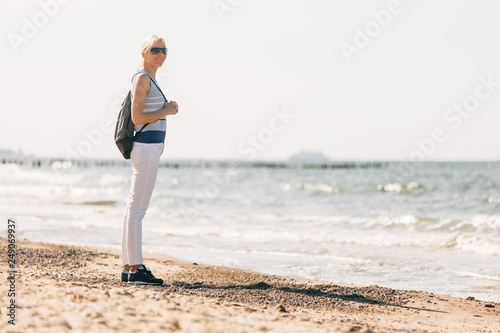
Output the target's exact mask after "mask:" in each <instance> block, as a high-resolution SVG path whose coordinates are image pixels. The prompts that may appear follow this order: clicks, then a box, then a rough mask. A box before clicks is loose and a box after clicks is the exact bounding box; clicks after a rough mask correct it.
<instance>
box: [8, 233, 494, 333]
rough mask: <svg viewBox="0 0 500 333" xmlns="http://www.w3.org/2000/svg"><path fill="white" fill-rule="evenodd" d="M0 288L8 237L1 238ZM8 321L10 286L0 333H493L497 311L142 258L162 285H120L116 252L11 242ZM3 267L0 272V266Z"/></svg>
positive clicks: (486, 305)
mask: <svg viewBox="0 0 500 333" xmlns="http://www.w3.org/2000/svg"><path fill="white" fill-rule="evenodd" d="M0 244H1V246H2V248H3V249H5V250H4V251H3V255H2V257H1V260H0V261H1V263H2V267H4V269H2V274H1V279H2V281H8V280H7V279H8V278H9V272H8V266H7V264H8V262H7V261H8V259H9V258H8V257H7V253H6V252H7V251H6V249H7V240H6V239H5V238H0ZM16 247H17V254H16V258H15V259H16V264H17V267H16V269H17V270H16V274H15V293H16V295H15V304H16V308H15V311H16V312H15V315H16V319H15V323H16V325H11V324H9V323H8V320H10V318H9V317H8V312H9V310H8V309H7V306H8V305H9V302H10V301H11V299H13V297H9V296H8V293H9V288H10V287H9V283H2V284H1V290H0V295H1V296H0V318H2V319H1V320H2V323H1V325H0V332H308V333H313V332H365V333H367V332H500V304H498V303H492V302H482V301H477V300H474V299H461V298H455V297H451V296H446V295H438V294H432V293H426V292H420V291H411V290H394V289H389V288H382V287H378V286H354V285H346V284H337V283H327V282H320V281H311V280H303V279H294V278H287V277H281V276H274V275H266V274H260V273H255V272H251V271H245V270H239V269H233V268H226V267H219V266H210V265H199V264H195V263H182V262H179V261H177V260H175V259H173V258H170V257H168V256H165V255H157V254H145V264H146V266H148V267H150V268H151V270H152V271H153V273H154V274H155V275H156V276H157V277H160V278H162V279H164V280H165V284H164V285H163V286H136V285H129V284H127V283H122V282H121V281H120V274H121V266H120V264H121V261H120V253H119V252H118V251H116V250H109V249H104V248H94V247H82V246H65V245H55V244H46V243H37V242H31V241H26V240H18V241H17V242H16ZM6 267H7V269H5V268H6Z"/></svg>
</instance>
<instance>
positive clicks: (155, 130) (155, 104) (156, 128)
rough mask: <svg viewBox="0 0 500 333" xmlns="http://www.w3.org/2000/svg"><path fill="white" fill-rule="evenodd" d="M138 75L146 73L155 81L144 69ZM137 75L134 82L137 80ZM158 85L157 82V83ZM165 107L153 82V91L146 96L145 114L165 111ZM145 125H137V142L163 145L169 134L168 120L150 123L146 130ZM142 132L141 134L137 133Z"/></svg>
mask: <svg viewBox="0 0 500 333" xmlns="http://www.w3.org/2000/svg"><path fill="white" fill-rule="evenodd" d="M138 73H146V74H147V75H148V76H149V78H150V79H151V80H152V81H153V80H154V79H153V77H152V76H151V75H150V74H149V73H148V72H146V71H145V70H144V69H141V70H140V71H139V72H138ZM137 76H138V75H136V76H135V77H134V80H136V79H137ZM155 83H156V81H155ZM132 98H134V81H132ZM164 105H165V99H164V98H163V96H162V94H161V92H160V90H158V88H157V87H156V85H155V84H154V83H152V82H151V89H150V90H149V93H148V94H147V95H146V102H145V104H144V111H143V113H148V112H154V111H158V110H161V109H163V106H164ZM144 125H145V124H141V125H135V127H134V128H135V132H136V135H135V137H134V141H135V142H141V143H161V142H164V141H165V135H166V133H167V119H166V118H160V119H158V120H156V121H154V122H152V123H149V124H148V126H146V128H145V129H144V130H142V131H141V129H142V128H143V127H144ZM139 131H141V132H140V133H137V132H139Z"/></svg>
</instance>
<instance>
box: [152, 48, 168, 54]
mask: <svg viewBox="0 0 500 333" xmlns="http://www.w3.org/2000/svg"><path fill="white" fill-rule="evenodd" d="M160 52H161V53H163V54H164V55H167V52H168V49H167V48H166V47H152V48H151V54H153V55H155V54H158V53H160Z"/></svg>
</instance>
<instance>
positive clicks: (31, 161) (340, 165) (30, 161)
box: [0, 157, 387, 169]
mask: <svg viewBox="0 0 500 333" xmlns="http://www.w3.org/2000/svg"><path fill="white" fill-rule="evenodd" d="M0 163H1V164H15V165H21V166H24V167H28V168H96V167H98V168H114V167H130V161H127V160H64V159H58V158H29V157H27V158H0ZM386 165H387V162H322V163H308V162H296V161H293V162H290V161H279V162H273V161H208V160H201V161H197V160H185V161H161V162H160V168H167V169H168V168H170V169H181V168H197V169H217V168H224V169H228V168H234V169H238V168H268V169H356V168H381V167H384V166H386Z"/></svg>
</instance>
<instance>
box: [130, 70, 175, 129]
mask: <svg viewBox="0 0 500 333" xmlns="http://www.w3.org/2000/svg"><path fill="white" fill-rule="evenodd" d="M139 73H146V74H147V75H148V76H149V79H150V80H151V82H153V83H154V84H155V86H156V88H158V90H159V91H160V93H161V95H162V96H163V98H164V99H165V102H167V98H166V97H165V95H163V91H161V89H160V87H158V85H157V84H156V82H155V80H154V79H153V77H152V76H151V75H150V74H149V73H148V72H147V71H145V70H139V71H137V73H135V74H134V76H132V80H130V81H131V82H134V78H135V76H136V75H137V74H139ZM148 124H150V123H147V124H145V125H144V126H142V128H141V129H140V130H139V131H138V132H136V133H135V135H137V134H139V133H141V132H142V130H143V129H144V127H146V126H148Z"/></svg>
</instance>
